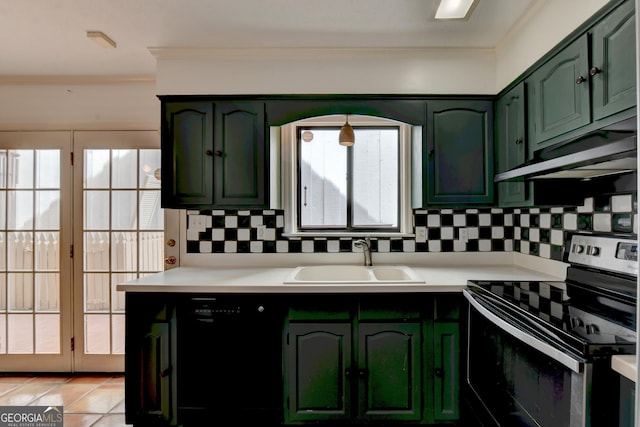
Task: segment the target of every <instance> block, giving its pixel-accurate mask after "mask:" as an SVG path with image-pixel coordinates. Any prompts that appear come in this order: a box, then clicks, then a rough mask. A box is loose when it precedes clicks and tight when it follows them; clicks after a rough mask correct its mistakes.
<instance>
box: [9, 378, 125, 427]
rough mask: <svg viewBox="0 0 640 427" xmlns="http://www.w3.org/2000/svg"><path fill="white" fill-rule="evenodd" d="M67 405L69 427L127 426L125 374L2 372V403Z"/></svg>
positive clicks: (66, 422)
mask: <svg viewBox="0 0 640 427" xmlns="http://www.w3.org/2000/svg"><path fill="white" fill-rule="evenodd" d="M23 405H34V406H36V405H47V406H63V407H64V426H65V427H123V426H126V425H128V424H125V422H124V376H123V375H64V374H60V375H39V376H33V375H13V374H5V375H0V406H23Z"/></svg>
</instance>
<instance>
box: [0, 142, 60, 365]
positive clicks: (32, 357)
mask: <svg viewBox="0 0 640 427" xmlns="http://www.w3.org/2000/svg"><path fill="white" fill-rule="evenodd" d="M70 153H71V134H70V133H69V132H0V365H1V366H2V367H3V371H38V370H46V371H49V372H54V371H71V370H72V352H71V345H72V341H71V318H72V316H71V313H72V312H71V307H72V304H71V288H72V283H71V253H70V248H71V209H70V206H71V203H70V200H71V198H70V195H71V191H70V189H71V168H70V164H71V154H70Z"/></svg>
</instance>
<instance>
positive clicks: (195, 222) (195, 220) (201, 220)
mask: <svg viewBox="0 0 640 427" xmlns="http://www.w3.org/2000/svg"><path fill="white" fill-rule="evenodd" d="M188 228H189V230H193V231H196V232H201V231H205V229H206V228H207V219H206V218H205V217H204V215H189V226H188Z"/></svg>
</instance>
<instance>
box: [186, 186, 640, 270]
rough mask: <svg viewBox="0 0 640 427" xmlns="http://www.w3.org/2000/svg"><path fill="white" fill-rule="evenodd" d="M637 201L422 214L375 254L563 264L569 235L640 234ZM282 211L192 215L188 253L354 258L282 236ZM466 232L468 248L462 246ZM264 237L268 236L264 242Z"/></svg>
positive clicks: (310, 240)
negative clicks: (531, 258) (505, 255)
mask: <svg viewBox="0 0 640 427" xmlns="http://www.w3.org/2000/svg"><path fill="white" fill-rule="evenodd" d="M637 211H638V207H637V198H636V195H635V194H618V195H614V196H597V197H589V198H587V199H585V201H584V205H583V206H578V207H571V208H566V207H557V208H530V209H500V208H486V209H426V210H416V211H414V213H413V214H414V215H413V217H414V228H415V230H414V231H415V232H416V233H415V234H416V236H418V235H424V236H426V241H424V242H422V241H420V240H416V238H415V237H405V238H372V240H371V246H372V250H373V251H375V252H465V251H466V252H489V251H518V252H522V253H524V254H531V255H537V256H540V257H543V258H549V259H555V260H562V251H563V244H564V239H565V233H567V232H574V231H587V232H588V231H594V232H604V233H622V234H630V235H636V234H637V228H636V227H637V225H636V214H637ZM283 228H284V214H283V211H281V210H204V211H187V253H301V252H303V253H313V252H320V253H322V252H352V251H353V241H354V240H356V238H352V237H298V238H291V237H289V238H287V237H283V236H282V232H283ZM463 229H464V230H466V232H467V237H468V241H467V242H466V243H465V242H463V241H461V240H460V239H459V237H460V230H463ZM259 233H260V235H259Z"/></svg>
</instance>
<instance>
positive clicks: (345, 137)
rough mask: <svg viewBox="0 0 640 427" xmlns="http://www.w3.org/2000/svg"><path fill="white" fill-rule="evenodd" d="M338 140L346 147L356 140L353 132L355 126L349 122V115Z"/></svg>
mask: <svg viewBox="0 0 640 427" xmlns="http://www.w3.org/2000/svg"><path fill="white" fill-rule="evenodd" d="M338 142H339V143H340V145H344V146H345V147H351V146H352V145H353V144H354V143H355V142H356V136H355V135H354V133H353V128H352V127H351V125H350V124H349V115H346V116H345V122H344V125H342V127H341V128H340V135H339V136H338Z"/></svg>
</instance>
